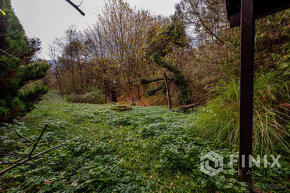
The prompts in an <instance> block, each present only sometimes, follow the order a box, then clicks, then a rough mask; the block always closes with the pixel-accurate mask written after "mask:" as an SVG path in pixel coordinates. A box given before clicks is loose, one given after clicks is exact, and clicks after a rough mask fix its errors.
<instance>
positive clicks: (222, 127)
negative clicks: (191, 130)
mask: <svg viewBox="0 0 290 193" xmlns="http://www.w3.org/2000/svg"><path fill="white" fill-rule="evenodd" d="M278 77H279V78H278ZM282 77H283V76H280V75H279V74H278V72H268V73H259V74H258V75H257V77H256V79H255V83H254V126H253V148H254V151H255V152H256V153H262V154H263V153H268V152H276V151H286V152H289V143H288V142H287V140H288V138H289V131H288V130H287V128H288V129H289V124H288V121H287V120H289V90H288V84H289V80H288V79H287V78H282ZM196 121H197V126H198V133H199V134H200V135H201V136H202V137H205V138H208V139H210V140H212V141H214V142H216V143H228V144H229V145H230V147H231V148H233V149H237V147H238V142H239V81H236V80H232V81H231V82H230V83H227V84H226V85H225V86H223V87H221V88H220V91H219V96H217V97H216V98H215V99H213V100H211V101H210V102H209V103H208V104H207V105H206V107H204V108H200V109H199V113H198V116H197V120H196Z"/></svg>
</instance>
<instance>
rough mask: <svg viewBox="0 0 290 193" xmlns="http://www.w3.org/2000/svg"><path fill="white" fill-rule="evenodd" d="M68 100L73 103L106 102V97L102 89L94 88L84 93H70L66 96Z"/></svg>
mask: <svg viewBox="0 0 290 193" xmlns="http://www.w3.org/2000/svg"><path fill="white" fill-rule="evenodd" d="M66 101H67V102H73V103H92V104H104V103H105V97H104V95H103V94H102V92H101V91H100V90H94V91H91V92H88V93H85V94H82V95H76V94H70V95H68V96H66Z"/></svg>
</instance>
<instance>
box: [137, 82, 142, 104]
mask: <svg viewBox="0 0 290 193" xmlns="http://www.w3.org/2000/svg"><path fill="white" fill-rule="evenodd" d="M137 98H138V101H141V94H140V85H139V84H138V86H137Z"/></svg>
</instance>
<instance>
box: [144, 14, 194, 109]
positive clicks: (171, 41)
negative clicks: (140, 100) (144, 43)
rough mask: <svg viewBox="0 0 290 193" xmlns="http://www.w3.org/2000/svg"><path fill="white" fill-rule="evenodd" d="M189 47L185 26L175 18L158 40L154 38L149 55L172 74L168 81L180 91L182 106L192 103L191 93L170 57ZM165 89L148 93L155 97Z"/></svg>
mask: <svg viewBox="0 0 290 193" xmlns="http://www.w3.org/2000/svg"><path fill="white" fill-rule="evenodd" d="M187 45H188V43H187V39H186V32H185V28H184V25H183V24H182V23H180V22H179V21H178V20H177V19H175V18H173V19H172V23H171V25H169V26H168V27H167V28H166V29H165V30H164V31H163V32H162V33H160V34H159V35H158V36H157V37H156V38H152V40H151V42H150V43H149V46H148V49H147V53H148V54H150V55H151V56H152V59H153V62H154V63H155V64H156V65H157V66H159V67H161V68H165V69H166V70H167V71H169V72H170V76H169V77H168V80H169V81H171V82H173V83H174V84H175V86H176V87H177V89H178V100H179V104H180V105H184V104H188V103H190V94H191V91H190V89H188V86H187V81H186V78H185V76H184V75H183V73H182V72H181V71H180V70H179V69H178V68H177V66H176V65H175V64H174V62H172V60H171V59H170V57H171V56H172V54H173V52H174V50H175V49H178V48H184V47H186V46H187ZM162 80H164V77H159V78H152V79H144V78H143V79H141V84H150V83H152V82H158V81H162ZM162 88H165V86H164V84H159V86H158V87H156V88H153V89H151V90H148V91H147V94H148V95H149V96H151V95H154V94H155V93H156V92H157V91H159V90H161V89H162ZM165 93H166V92H165Z"/></svg>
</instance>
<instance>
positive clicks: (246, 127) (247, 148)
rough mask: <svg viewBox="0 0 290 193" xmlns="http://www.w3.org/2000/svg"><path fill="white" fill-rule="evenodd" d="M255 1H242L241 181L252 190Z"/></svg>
mask: <svg viewBox="0 0 290 193" xmlns="http://www.w3.org/2000/svg"><path fill="white" fill-rule="evenodd" d="M253 2H254V1H253V0H242V1H241V74H240V76H241V80H240V146H239V179H240V181H243V182H246V183H247V185H248V188H249V190H251V189H252V178H251V168H250V165H249V156H251V155H252V136H253V93H254V92H253V90H254V47H255V18H254V5H253Z"/></svg>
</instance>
